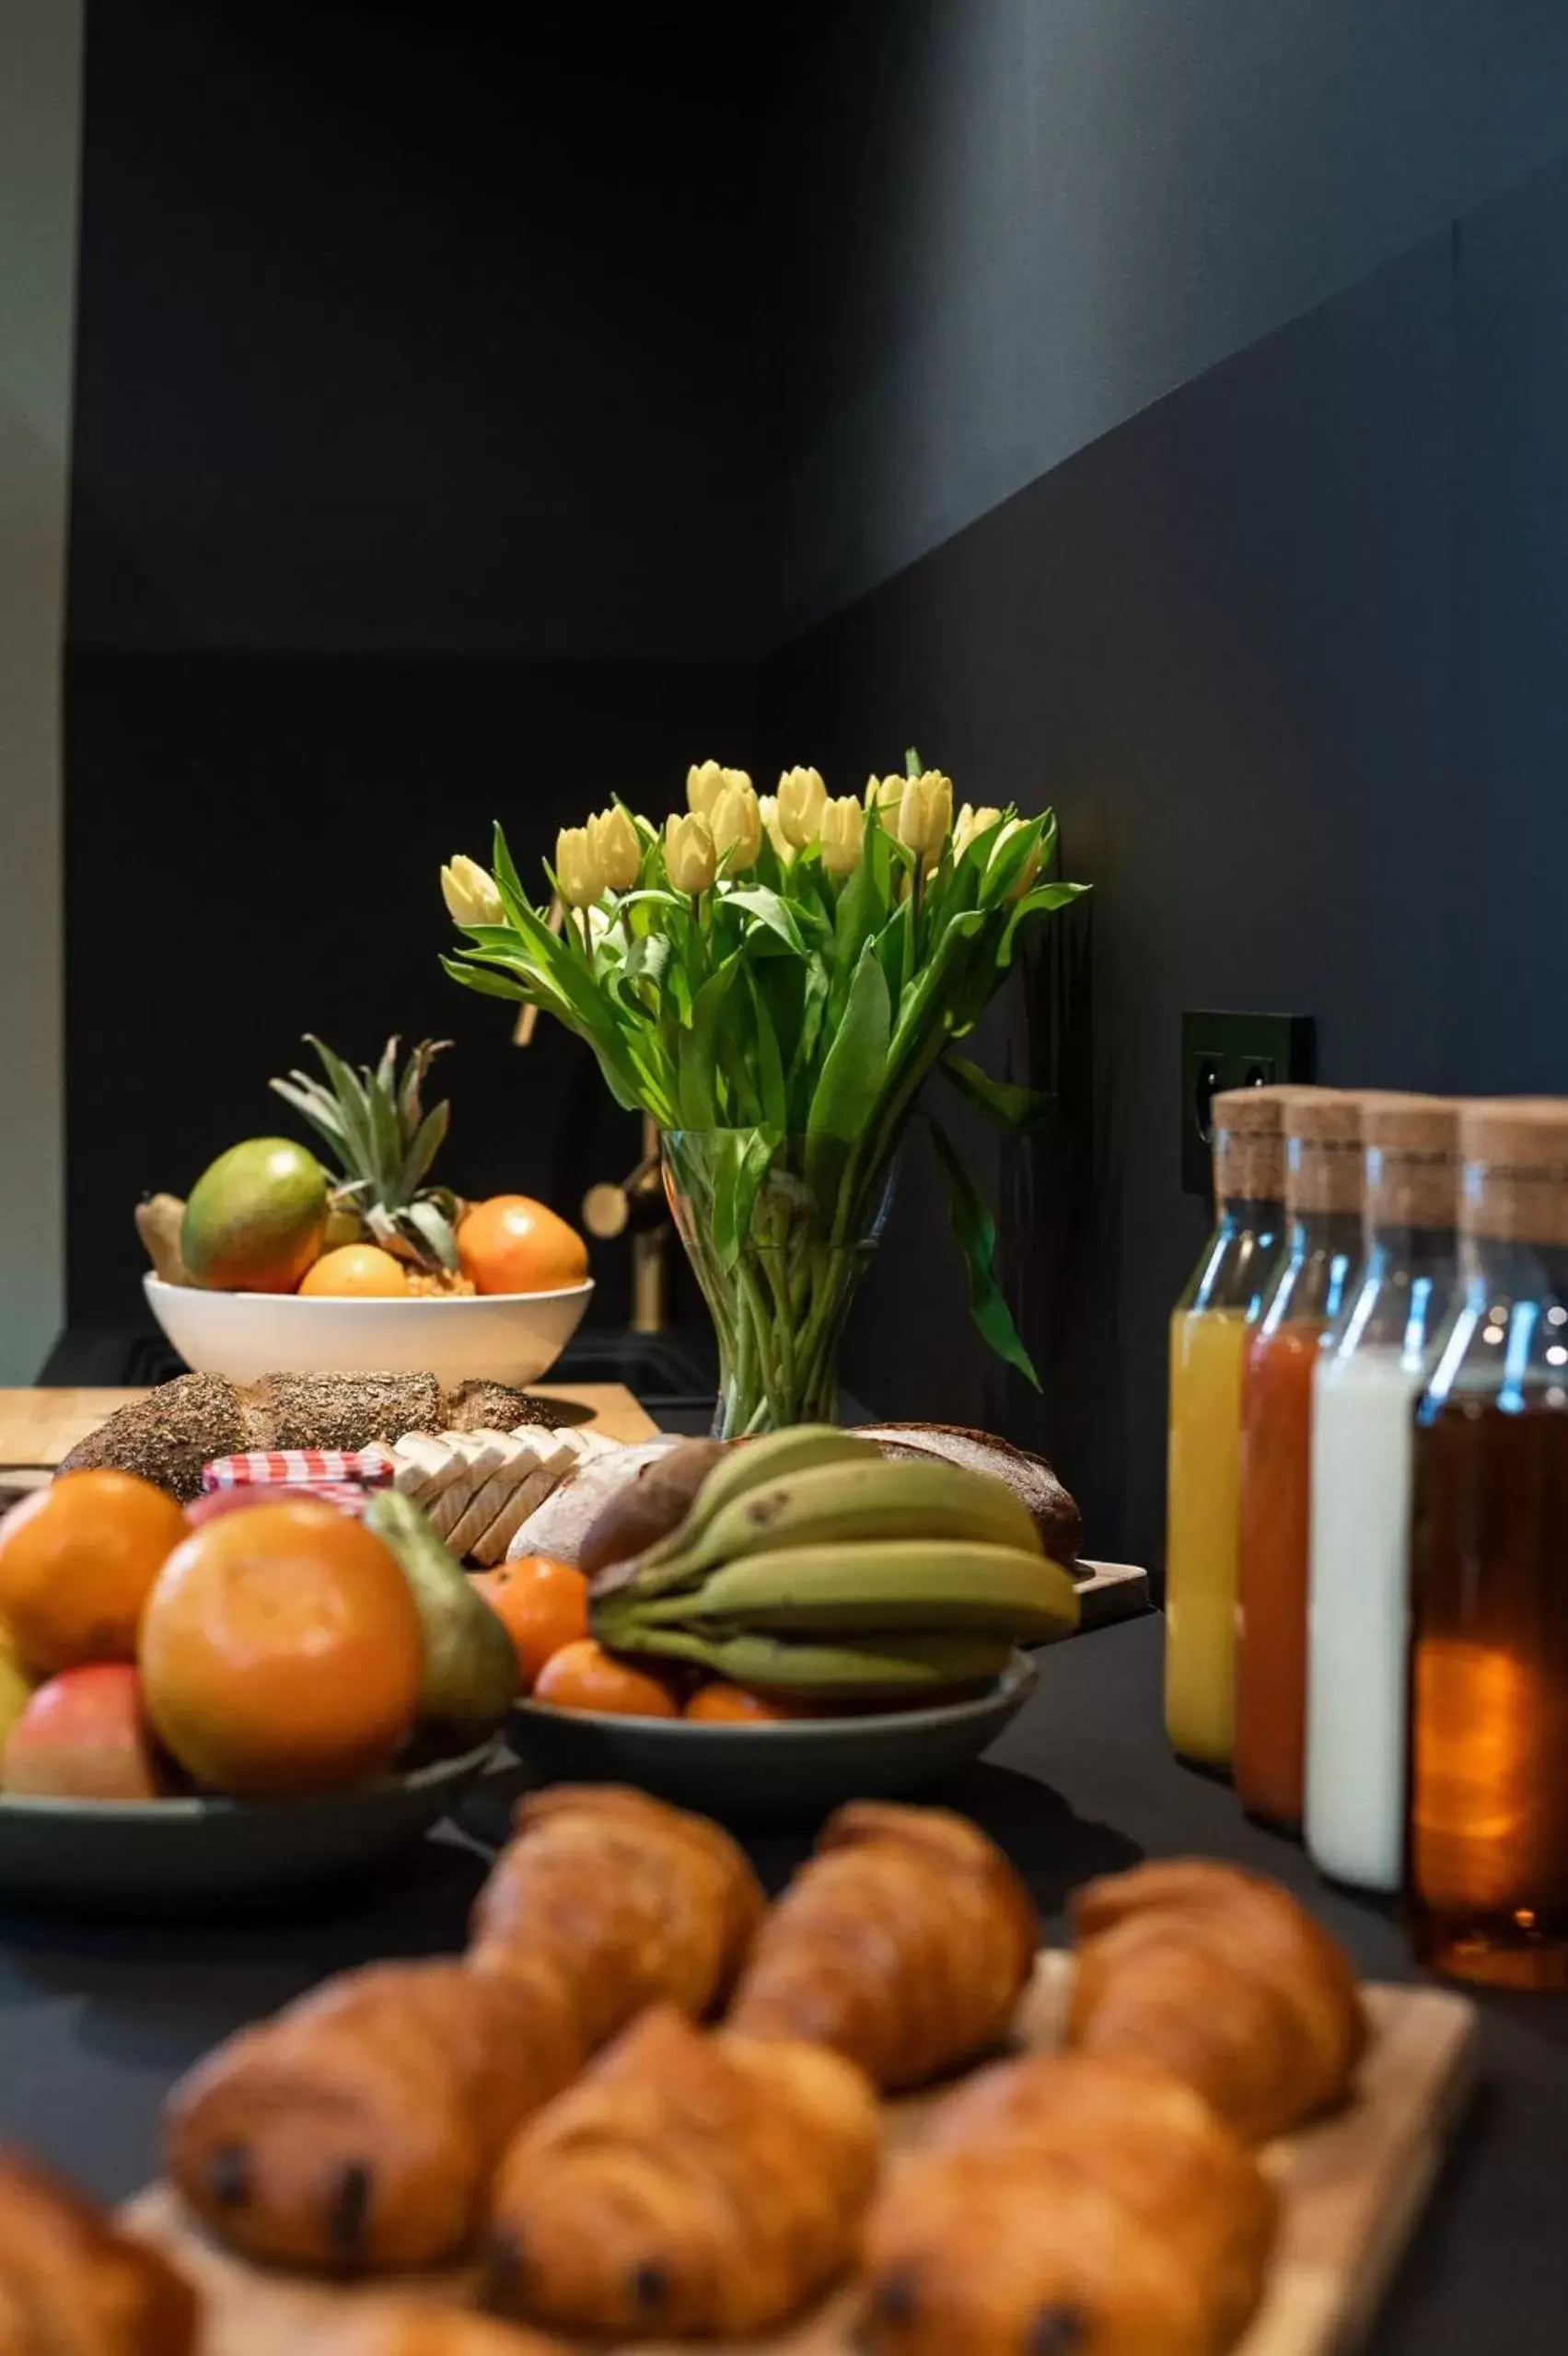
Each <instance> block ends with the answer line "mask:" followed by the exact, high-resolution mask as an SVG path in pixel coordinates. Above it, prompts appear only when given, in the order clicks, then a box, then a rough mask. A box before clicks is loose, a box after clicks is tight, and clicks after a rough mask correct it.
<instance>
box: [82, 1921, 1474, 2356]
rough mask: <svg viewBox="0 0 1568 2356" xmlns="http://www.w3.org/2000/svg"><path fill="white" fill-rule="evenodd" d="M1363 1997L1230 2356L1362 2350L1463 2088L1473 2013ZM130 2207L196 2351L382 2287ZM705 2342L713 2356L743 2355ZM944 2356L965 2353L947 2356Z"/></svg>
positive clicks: (814, 2331) (1060, 1978)
mask: <svg viewBox="0 0 1568 2356" xmlns="http://www.w3.org/2000/svg"><path fill="white" fill-rule="evenodd" d="M1071 1974H1072V1959H1071V1957H1070V1956H1066V1955H1064V1954H1059V1953H1053V1952H1049V1951H1048V1952H1046V1953H1043V1954H1042V1955H1041V1956H1040V1961H1039V1966H1038V1967H1037V1970H1036V1975H1035V1980H1034V1984H1033V1986H1032V1988H1031V1989H1030V1990H1029V1993H1028V1996H1027V1997H1026V1999H1025V2001H1024V2004H1023V2006H1022V2008H1021V2010H1020V2013H1019V2018H1018V2025H1017V2031H1018V2037H1019V2041H1020V2043H1022V2044H1024V2045H1026V2046H1028V2047H1032V2048H1048V2047H1050V2046H1051V2045H1053V2044H1054V2043H1055V2042H1056V2039H1057V2036H1058V2031H1059V2025H1060V2022H1061V2018H1062V2009H1063V2000H1064V1998H1065V1995H1066V1991H1067V1989H1068V1986H1069V1984H1070V1980H1071ZM1365 1993H1366V2000H1367V2006H1368V2010H1369V2011H1370V2013H1371V2015H1372V2020H1373V2038H1372V2044H1371V2047H1370V2049H1369V2051H1368V2054H1367V2057H1366V2060H1365V2065H1364V2067H1363V2070H1362V2074H1361V2083H1360V2086H1359V2089H1358V2093H1357V2096H1356V2099H1355V2101H1354V2102H1353V2104H1352V2105H1351V2106H1350V2107H1349V2108H1348V2109H1346V2110H1345V2111H1343V2112H1342V2114H1341V2115H1340V2116H1339V2117H1338V2118H1332V2119H1328V2120H1325V2121H1324V2122H1323V2123H1322V2124H1321V2125H1320V2126H1318V2127H1314V2128H1311V2129H1309V2130H1307V2132H1306V2133H1305V2134H1302V2135H1298V2136H1295V2137H1293V2138H1292V2139H1291V2140H1290V2141H1287V2142H1283V2143H1281V2144H1278V2145H1276V2146H1275V2147H1274V2148H1273V2149H1272V2151H1271V2152H1270V2153H1268V2155H1267V2165H1268V2166H1269V2168H1270V2170H1271V2172H1272V2174H1274V2175H1275V2176H1277V2177H1278V2179H1279V2181H1280V2183H1281V2184H1282V2186H1283V2191H1284V2219H1283V2229H1282V2233H1281V2237H1280V2242H1279V2246H1278V2249H1277V2251H1276V2253H1275V2257H1274V2263H1273V2267H1272V2273H1271V2277H1270V2282H1269V2289H1268V2292H1267V2295H1266V2297H1265V2300H1264V2304H1263V2305H1262V2307H1261V2308H1260V2311H1259V2313H1258V2315H1257V2316H1256V2317H1255V2318H1254V2320H1253V2323H1252V2326H1251V2328H1250V2329H1249V2332H1248V2333H1247V2336H1246V2338H1245V2339H1243V2340H1242V2341H1241V2343H1240V2345H1239V2347H1238V2348H1237V2350H1236V2351H1235V2356H1348V2351H1350V2350H1353V2349H1354V2348H1356V2347H1357V2346H1359V2345H1360V2344H1361V2342H1362V2341H1363V2340H1364V2339H1365V2335H1366V2332H1367V2330H1368V2328H1369V2327H1370V2325H1371V2322H1372V2319H1373V2316H1374V2315H1375V2314H1376V2307H1377V2304H1378V2301H1379V2300H1380V2299H1381V2297H1382V2295H1383V2292H1385V2290H1386V2289H1387V2288H1388V2282H1389V2281H1390V2278H1391V2277H1392V2275H1393V2272H1394V2269H1395V2267H1396V2265H1397V2264H1398V2261H1399V2259H1400V2255H1401V2254H1402V2252H1403V2250H1404V2247H1405V2245H1406V2243H1407V2242H1408V2241H1409V2239H1410V2236H1411V2232H1412V2230H1413V2228H1414V2225H1415V2222H1416V2219H1417V2218H1418V2217H1419V2215H1420V2213H1421V2211H1422V2209H1423V2205H1424V2203H1425V2200H1426V2197H1427V2194H1428V2192H1429V2191H1430V2189H1431V2187H1432V2184H1433V2180H1434V2177H1435V2176H1436V2173H1437V2169H1438V2167H1439V2165H1440V2164H1441V2161H1442V2157H1443V2153H1444V2151H1445V2149H1446V2144H1447V2142H1448V2140H1449V2137H1450V2135H1451V2133H1452V2130H1453V2129H1454V2126H1455V2124H1456V2122H1457V2120H1458V2116H1459V2113H1460V2110H1461V2108H1462V2107H1463V2105H1464V2101H1465V2098H1466V2096H1467V2095H1468V2094H1469V2089H1470V2085H1471V2083H1472V2081H1473V2076H1474V2069H1475V2047H1476V2014H1475V2010H1474V2007H1473V2006H1472V2005H1470V2004H1469V2003H1467V2002H1465V2001H1464V1999H1463V1998H1462V1997H1459V1996H1455V1995H1451V1994H1448V1993H1447V1992H1446V1991H1445V1990H1438V1989H1431V1988H1369V1989H1368V1990H1366V1991H1365ZM935 2099H936V2098H935V2097H934V2096H931V2095H924V2096H915V2097H912V2098H911V2099H907V2100H904V2101H900V2102H896V2103H889V2105H888V2106H886V2118H887V2148H888V2153H889V2161H890V2163H891V2164H892V2165H897V2163H898V2158H899V2155H900V2153H906V2152H909V2151H912V2150H915V2149H918V2147H919V2144H920V2141H921V2138H922V2134H923V2129H924V2125H925V2122H926V2120H927V2119H928V2118H929V2117H930V2113H931V2109H932V2106H933V2103H934V2101H935ZM125 2214H126V2219H127V2222H128V2223H130V2224H131V2225H132V2226H133V2227H134V2230H135V2231H136V2232H137V2233H139V2234H142V2235H143V2236H144V2237H145V2239H146V2240H148V2241H151V2242H153V2243H155V2244H157V2246H159V2247H161V2248H163V2249H166V2250H167V2251H168V2253H169V2255H170V2256H171V2257H174V2258H175V2259H177V2260H178V2262H179V2263H180V2265H181V2266H183V2267H184V2268H185V2269H186V2270H187V2272H188V2273H189V2274H190V2275H191V2277H192V2280H193V2281H195V2282H196V2283H197V2285H198V2287H199V2288H200V2289H201V2290H202V2291H203V2293H204V2294H205V2296H206V2297H207V2299H208V2300H209V2302H210V2306H209V2312H208V2317H207V2325H206V2330H205V2334H204V2337H203V2341H202V2348H201V2356H308V2335H309V2333H310V2331H311V2329H312V2328H314V2327H319V2326H320V2325H321V2324H324V2323H327V2322H330V2321H331V2320H332V2319H333V2318H334V2317H335V2316H338V2315H341V2314H342V2313H343V2310H344V2309H345V2307H347V2306H348V2305H350V2304H353V2303H354V2302H355V2301H359V2300H363V2299H365V2298H366V2297H374V2296H380V2295H384V2294H385V2292H386V2290H387V2289H388V2288H389V2285H388V2284H387V2283H386V2282H380V2283H377V2284H376V2285H374V2286H372V2287H371V2288H370V2289H369V2290H364V2289H359V2288H354V2289H351V2290H345V2289H343V2288H342V2287H339V2286H335V2285H331V2284H323V2283H319V2282H313V2281H298V2280H291V2279H289V2278H287V2277H285V2276H279V2275H273V2274H263V2273H261V2272H260V2271H258V2270H257V2269H255V2268H252V2267H250V2266H248V2265H246V2264H244V2263H243V2262H242V2261H240V2260H238V2259H236V2258H232V2257H227V2256H226V2255H225V2254H224V2253H223V2252H222V2251H220V2250H218V2249H217V2248H216V2247H215V2245H214V2244H213V2243H211V2242H210V2241H209V2240H207V2238H206V2237H205V2236H204V2235H203V2234H202V2233H201V2231H200V2230H199V2229H198V2228H196V2227H195V2226H194V2225H193V2224H192V2223H191V2221H190V2220H189V2219H188V2218H187V2217H186V2215H185V2213H184V2211H182V2209H181V2207H180V2201H179V2199H178V2198H177V2197H176V2196H175V2195H174V2194H173V2193H172V2192H170V2191H169V2190H168V2188H167V2187H165V2186H155V2187H154V2188H152V2189H151V2190H150V2191H148V2192H145V2193H143V2194H141V2195H140V2196H139V2197H138V2199H135V2200H134V2201H133V2202H131V2204H130V2205H129V2207H128V2209H127V2211H126V2212H125ZM405 2287H407V2286H405ZM413 2287H414V2288H416V2289H417V2290H418V2291H419V2292H420V2293H421V2295H427V2296H438V2295H445V2296H450V2297H458V2298H466V2297H467V2296H468V2295H470V2291H471V2285H470V2282H469V2281H467V2280H466V2279H465V2278H463V2277H460V2276H457V2277H454V2276H448V2277H447V2278H445V2280H444V2281H441V2282H439V2283H432V2282H430V2281H428V2280H426V2281H424V2282H421V2283H420V2284H418V2285H415V2286H413ZM853 2311H854V2295H853V2292H849V2291H847V2290H845V2291H840V2292H837V2293H835V2294H834V2296H833V2297H832V2298H830V2300H829V2301H828V2302H827V2303H826V2304H824V2305H822V2306H820V2307H819V2308H818V2309H817V2310H816V2311H815V2312H814V2313H813V2314H812V2315H809V2316H808V2317H807V2318H806V2319H804V2320H803V2321H802V2322H800V2323H799V2324H797V2325H796V2326H795V2327H792V2328H791V2329H789V2330H787V2331H785V2332H783V2333H780V2334H773V2335H771V2336H770V2337H769V2339H767V2340H766V2342H765V2343H764V2342H761V2341H753V2342H750V2343H748V2345H749V2348H751V2349H755V2350H762V2349H763V2348H764V2346H765V2348H766V2350H767V2356H850V2350H851V2348H852V2341H851V2339H850V2329H849V2327H850V2318H851V2316H852V2315H853ZM704 2345H705V2346H706V2348H707V2350H708V2356H744V2351H742V2350H736V2349H731V2350H725V2349H722V2348H719V2347H717V2346H715V2345H714V2343H712V2342H707V2343H704ZM626 2356H633V2351H630V2350H627V2351H626ZM634 2356H672V2343H670V2342H668V2341H659V2342H657V2343H655V2342H651V2341H643V2342H639V2343H638V2345H637V2348H636V2350H635V2351H634ZM953 2356H962V2351H961V2350H957V2349H955V2350H954V2351H953Z"/></svg>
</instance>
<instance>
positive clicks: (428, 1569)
mask: <svg viewBox="0 0 1568 2356" xmlns="http://www.w3.org/2000/svg"><path fill="white" fill-rule="evenodd" d="M365 1526H366V1529H367V1530H372V1531H374V1533H375V1535H376V1536H377V1538H379V1539H380V1540H381V1543H382V1544H383V1546H385V1547H388V1548H389V1549H390V1551H391V1552H392V1553H393V1554H395V1555H396V1557H397V1559H398V1561H399V1562H400V1564H401V1567H402V1573H403V1576H404V1578H405V1579H406V1580H407V1581H408V1583H409V1587H410V1590H411V1592H412V1596H413V1600H414V1605H415V1607H416V1608H417V1610H418V1612H419V1625H420V1635H421V1639H422V1642H423V1644H424V1677H423V1679H422V1680H421V1683H420V1689H419V1706H418V1712H417V1716H418V1720H419V1723H420V1724H421V1725H422V1726H423V1727H424V1728H425V1729H426V1730H427V1731H429V1732H439V1733H440V1734H441V1735H443V1736H449V1737H450V1739H451V1742H452V1745H453V1747H456V1748H460V1749H470V1748H472V1747H474V1746H475V1745H477V1744H479V1743H482V1741H483V1740H484V1737H485V1736H486V1735H492V1734H494V1732H495V1730H496V1728H497V1727H498V1726H499V1725H500V1724H501V1723H502V1721H503V1720H504V1719H505V1715H506V1712H508V1710H510V1708H511V1707H512V1704H513V1702H514V1701H516V1700H517V1694H518V1690H519V1688H520V1685H521V1681H522V1680H521V1674H520V1672H519V1670H518V1667H517V1649H516V1647H515V1646H514V1644H513V1642H512V1640H511V1638H510V1636H509V1635H508V1634H507V1632H506V1631H505V1628H503V1626H502V1625H501V1622H500V1620H499V1619H497V1618H496V1616H495V1614H494V1612H493V1611H492V1610H491V1608H490V1606H489V1605H488V1604H487V1603H486V1602H485V1600H484V1598H483V1596H481V1595H479V1594H478V1593H477V1592H476V1591H475V1589H474V1588H473V1587H472V1586H471V1585H470V1583H469V1577H468V1573H466V1572H465V1571H464V1569H463V1567H462V1565H461V1564H460V1563H459V1561H458V1560H457V1558H456V1556H455V1555H454V1554H453V1552H452V1550H451V1549H450V1547H449V1546H447V1542H446V1540H445V1539H444V1538H442V1536H441V1534H440V1532H439V1531H438V1530H437V1529H436V1526H435V1525H434V1523H433V1522H432V1521H431V1519H430V1516H429V1515H428V1514H426V1513H425V1511H424V1508H423V1506H420V1505H416V1504H415V1503H414V1502H413V1499H412V1497H403V1496H401V1495H400V1494H399V1492H398V1491H396V1490H395V1489H382V1490H378V1491H377V1493H376V1495H375V1496H374V1497H373V1498H372V1499H371V1501H370V1503H369V1504H368V1505H367V1506H366V1512H365Z"/></svg>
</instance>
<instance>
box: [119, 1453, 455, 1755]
mask: <svg viewBox="0 0 1568 2356" xmlns="http://www.w3.org/2000/svg"><path fill="white" fill-rule="evenodd" d="M141 1651H142V1682H143V1687H144V1690H145V1697H146V1705H147V1714H148V1716H149V1717H150V1718H151V1720H152V1722H153V1724H154V1726H155V1727H156V1729H157V1733H158V1735H159V1736H160V1737H161V1738H162V1740H163V1742H164V1744H165V1745H166V1746H167V1747H168V1749H169V1750H171V1751H172V1752H173V1754H174V1756H175V1758H177V1759H179V1760H180V1764H181V1766H183V1767H186V1768H188V1769H189V1770H190V1771H191V1773H192V1775H194V1776H196V1777H198V1778H199V1780H200V1781H201V1782H203V1783H210V1784H212V1785H214V1786H215V1789H217V1790H218V1791H220V1792H229V1793H234V1794H235V1795H236V1796H238V1797H240V1798H256V1799H289V1798H299V1797H303V1796H304V1795H305V1794H307V1793H312V1792H328V1791H332V1790H335V1789H336V1788H338V1787H339V1786H340V1785H343V1784H345V1783H355V1782H360V1781H361V1780H362V1779H364V1778H365V1777H367V1776H373V1775H378V1774H380V1773H382V1772H383V1771H384V1770H386V1769H387V1768H388V1767H389V1766H390V1765H391V1763H392V1760H393V1758H395V1757H396V1755H397V1752H398V1750H399V1748H400V1747H401V1744H402V1742H403V1739H404V1737H405V1736H406V1735H407V1734H408V1732H409V1729H410V1727H411V1726H412V1723H413V1715H414V1707H415V1704H416V1701H417V1700H418V1696H419V1685H420V1675H421V1667H422V1651H423V1648H422V1644H421V1640H420V1626H419V1614H418V1612H417V1611H416V1609H415V1607H414V1601H413V1596H412V1593H411V1591H410V1588H409V1584H408V1581H407V1579H406V1578H405V1577H404V1575H403V1573H402V1572H401V1570H400V1568H399V1566H398V1562H397V1560H396V1558H395V1556H393V1554H392V1553H391V1552H390V1551H389V1549H388V1548H387V1547H385V1546H384V1545H383V1544H382V1543H381V1540H380V1539H379V1538H376V1537H374V1536H373V1535H372V1533H371V1532H370V1531H369V1530H367V1529H366V1528H365V1526H364V1525H363V1524H362V1523H360V1522H358V1521H356V1520H354V1517H353V1516H352V1515H348V1514H340V1513H339V1512H338V1510H337V1508H336V1507H335V1506H332V1505H328V1504H324V1503H320V1502H319V1500H315V1499H308V1500H307V1499H300V1500H298V1501H296V1502H295V1503H283V1504H277V1505H258V1506H257V1507H255V1509H254V1510H253V1511H252V1512H250V1513H248V1514H231V1515H227V1517H226V1519H224V1520H221V1521H215V1522H208V1523H206V1524H204V1525H203V1527H202V1528H201V1529H199V1530H194V1531H192V1532H191V1533H190V1534H189V1535H188V1536H187V1537H186V1538H185V1541H184V1543H183V1544H182V1545H180V1546H179V1547H177V1548H176V1549H175V1550H174V1552H173V1553H172V1554H171V1555H170V1556H169V1558H168V1561H167V1562H166V1563H165V1565H164V1567H163V1569H162V1571H161V1572H160V1573H159V1574H158V1579H157V1584H156V1586H155V1587H154V1589H153V1592H152V1594H151V1596H149V1597H148V1599H147V1607H146V1610H145V1613H144V1614H143V1618H142V1646H141Z"/></svg>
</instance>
